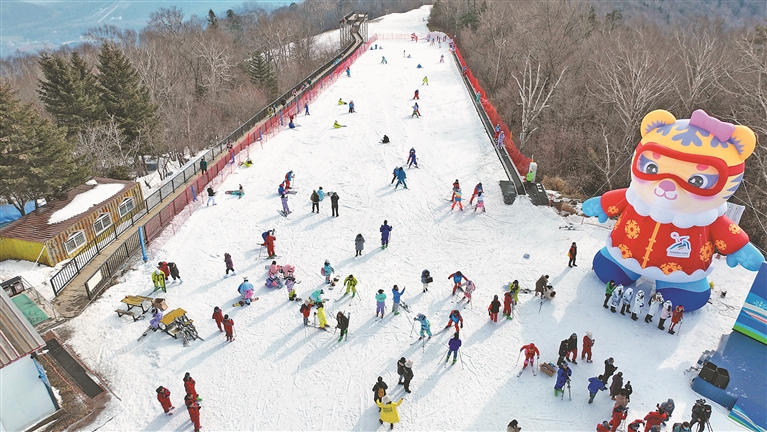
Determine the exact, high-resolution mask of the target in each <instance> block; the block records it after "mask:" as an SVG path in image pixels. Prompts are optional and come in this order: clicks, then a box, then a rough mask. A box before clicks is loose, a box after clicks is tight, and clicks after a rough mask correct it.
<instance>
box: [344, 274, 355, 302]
mask: <svg viewBox="0 0 767 432" xmlns="http://www.w3.org/2000/svg"><path fill="white" fill-rule="evenodd" d="M343 286H345V287H346V292H345V293H344V295H347V294H349V291H351V292H352V298H354V296H356V295H357V278H355V277H354V275H352V274H350V275H349V276H346V279H344V284H343Z"/></svg>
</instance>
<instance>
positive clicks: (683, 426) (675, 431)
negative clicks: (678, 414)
mask: <svg viewBox="0 0 767 432" xmlns="http://www.w3.org/2000/svg"><path fill="white" fill-rule="evenodd" d="M671 432H692V427H691V426H690V422H682V423H674V426H672V428H671Z"/></svg>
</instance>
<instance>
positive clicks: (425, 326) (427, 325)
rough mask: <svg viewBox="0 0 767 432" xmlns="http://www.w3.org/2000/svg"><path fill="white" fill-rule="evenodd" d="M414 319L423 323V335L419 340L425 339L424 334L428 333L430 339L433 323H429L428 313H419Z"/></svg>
mask: <svg viewBox="0 0 767 432" xmlns="http://www.w3.org/2000/svg"><path fill="white" fill-rule="evenodd" d="M413 321H418V322H419V323H420V324H421V337H419V338H418V340H421V339H423V336H424V334H428V335H429V339H431V324H430V323H429V320H427V319H426V315H424V314H421V313H419V314H418V315H416V317H415V318H413Z"/></svg>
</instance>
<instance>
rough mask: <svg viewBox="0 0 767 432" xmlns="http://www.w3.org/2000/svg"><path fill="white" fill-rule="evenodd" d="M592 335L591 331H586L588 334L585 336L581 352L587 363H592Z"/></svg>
mask: <svg viewBox="0 0 767 432" xmlns="http://www.w3.org/2000/svg"><path fill="white" fill-rule="evenodd" d="M591 336H592V334H591V332H586V335H585V336H583V352H581V360H583V359H586V363H591V347H592V346H594V338H593V337H591Z"/></svg>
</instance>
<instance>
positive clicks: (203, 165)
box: [200, 158, 208, 174]
mask: <svg viewBox="0 0 767 432" xmlns="http://www.w3.org/2000/svg"><path fill="white" fill-rule="evenodd" d="M200 171H202V174H207V172H208V161H206V160H205V158H202V159H200Z"/></svg>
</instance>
